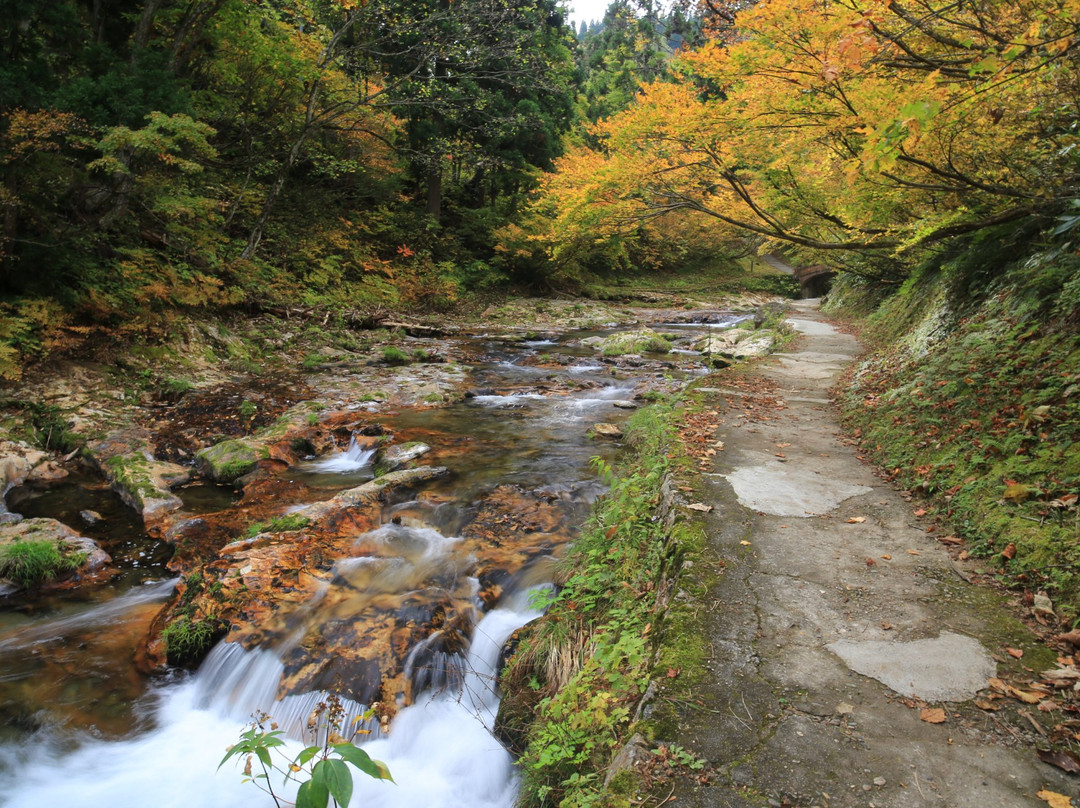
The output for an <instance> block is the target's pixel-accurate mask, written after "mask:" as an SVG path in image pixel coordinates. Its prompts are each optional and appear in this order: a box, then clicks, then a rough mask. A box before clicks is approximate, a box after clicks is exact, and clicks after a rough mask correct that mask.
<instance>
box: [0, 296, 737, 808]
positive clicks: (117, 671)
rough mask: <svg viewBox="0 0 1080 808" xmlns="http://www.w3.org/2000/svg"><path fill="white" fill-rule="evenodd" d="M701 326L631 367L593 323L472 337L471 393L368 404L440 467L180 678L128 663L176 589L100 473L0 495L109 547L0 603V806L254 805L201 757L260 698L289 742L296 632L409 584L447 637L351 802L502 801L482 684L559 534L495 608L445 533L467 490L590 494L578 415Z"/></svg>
mask: <svg viewBox="0 0 1080 808" xmlns="http://www.w3.org/2000/svg"><path fill="white" fill-rule="evenodd" d="M738 319H740V318H737V317H735V316H732V317H731V318H729V319H726V320H724V321H723V322H722V323H721V325H730V324H732V323H734V322H737V320H738ZM712 327H716V326H715V325H712V326H709V325H698V326H689V325H685V324H679V326H678V327H677V328H675V327H674V326H673V327H672V328H670V329H668V330H669V331H671V330H676V331H677V332H678V333H679V334H680V335H685V336H684V337H682V338H681V339H680V340H679V342H678V343H677V347H680V346H681V347H683V349H684V350H683V351H681V352H677V353H673V354H667V355H660V356H646V357H644V358H643V359H641V360H640V361H639V363H638V365H637V366H636V367H630V366H626V365H623V366H621V367H615V366H614V365H613V363H608V362H605V361H602V360H601V359H600V358H599V357H598V355H597V353H596V352H595V350H592V349H587V348H582V347H581V340H582V339H583V338H584V337H588V336H595V334H594V333H589V334H571V335H565V336H562V337H558V338H554V339H551V340H536V341H532V342H526V343H510V342H504V341H500V340H498V339H495V338H492V339H484V338H474V339H472V340H471V341H470V342H469V344H468V346H467V349H468V351H469V353H470V355H471V357H472V359H471V361H470V362H469V382H470V384H471V386H472V393H471V394H470V396H469V397H468V398H466V399H465V400H464V401H463V402H460V403H456V404H452V405H449V406H445V407H441V408H434V409H405V408H403V409H401V410H399V411H397V412H375V413H372V415H371V421H372V422H373V423H377V424H379V425H381V426H382V427H385V428H386V429H388V430H392V432H393V433H394V434H395V435H400V436H403V437H405V438H408V439H409V440H422V441H424V442H425V443H427V444H428V445H430V446H431V451H430V453H429V454H428V455H427V456H425V457H424V458H423V459H422V461H421V462H422V463H424V464H427V465H431V466H446V467H448V468H449V469H450V474H449V475H448V476H446V477H444V478H441V479H437V480H431V481H428V482H426V483H424V484H423V486H422V487H421V488H419V489H418V490H412V491H410V493H409V495H408V496H407V497H406V498H404V499H402V498H395V499H394V500H393V501H391V502H389V503H387V504H385V505H384V506H383V508H382V513H381V515H380V516H379V523H380V524H379V525H378V526H377V527H376V528H375V529H373V530H370V531H368V532H366V533H365V534H363V535H362V536H360V537H358V539H357V541H356V543H355V545H354V546H355V548H356V549H355V552H354V554H348V553H347V554H346V555H345V556H344V557H341V558H338V559H336V560H335V561H334V562H333V566H332V568H331V569H330V570H329V572H328V573H327V575H326V580H325V581H324V582H323V583H322V584H321V585H320V586H319V588H318V589H317V591H316V593H315V595H314V596H313V597H311V598H310V599H308V600H306V601H305V602H302V603H298V604H295V605H293V606H292V607H291V609H290V610H288V611H285V612H284V613H283V614H282V615H280V616H276V619H275V621H274V627H273V630H271V629H270V628H267V630H266V631H265V637H264V638H263V639H262V642H261V643H260V644H259V645H258V646H257V647H253V648H251V649H250V650H244V648H243V647H241V644H240V643H239V642H225V641H222V642H220V643H219V644H218V645H217V646H216V647H215V648H214V650H213V651H211V653H210V655H209V657H208V658H207V659H206V660H205V661H204V662H203V664H202V665H201V667H200V668H199V669H198V670H197V671H195V672H186V671H182V670H169V671H168V672H167V673H166V674H164V675H156V676H152V677H147V676H144V675H142V674H140V673H138V672H137V671H136V669H135V667H134V665H133V663H132V660H133V658H134V657H135V655H136V654H137V652H138V649H139V648H140V645H142V644H144V643H145V637H146V632H147V630H148V628H149V626H150V624H151V622H152V620H153V619H154V617H155V615H156V614H157V613H158V611H159V610H160V609H161V607H162V605H163V604H165V603H166V602H167V601H168V600H169V599H170V598H171V597H172V595H173V591H174V587H175V586H176V583H177V579H176V576H175V575H174V574H172V573H170V572H169V571H168V569H167V568H166V563H167V561H168V559H169V556H170V548H169V547H167V546H165V545H164V543H163V542H159V541H155V540H152V539H150V538H149V537H147V536H146V535H145V531H144V530H143V529H142V525H141V522H140V521H139V519H138V518H137V517H136V516H135V515H134V514H133V513H130V512H128V511H127V510H126V509H125V508H124V507H123V505H122V504H120V503H119V500H118V499H117V498H116V497H115V495H113V494H112V492H111V491H110V490H108V489H107V488H106V487H104V486H102V485H101V484H100V482H99V481H95V480H91V479H75V480H73V481H71V482H69V483H67V484H65V485H62V486H58V487H53V488H49V489H46V490H45V491H44V492H32V491H29V490H27V491H23V492H19V491H13V492H12V496H10V497H9V507H10V509H11V510H13V511H15V512H18V513H20V514H22V515H23V516H26V517H30V516H52V517H54V518H58V519H60V520H61V521H64V522H65V523H66V524H69V525H71V526H72V527H75V528H76V529H79V530H80V531H82V532H84V533H85V535H88V536H90V537H91V538H94V539H95V540H96V541H98V542H99V543H100V544H101V545H102V546H103V547H104V549H106V551H107V552H109V553H110V555H112V556H113V559H114V564H115V566H116V567H118V569H119V573H118V574H117V575H115V576H114V577H113V578H112V579H111V580H109V581H108V582H107V583H104V584H100V585H98V586H95V587H88V588H86V590H85V591H81V590H79V589H75V590H71V591H66V592H56V593H53V594H49V595H47V596H42V597H40V598H37V599H35V600H33V601H28V602H25V603H12V604H10V605H9V606H8V607H7V608H5V609H4V610H2V611H0V805H9V806H13V808H14V807H15V806H19V807H23V806H25V807H26V808H40V806H51V805H58V806H61V805H62V806H80V807H82V806H85V807H86V808H93V807H94V806H102V808H105V806H108V808H115V806H121V808H123V807H124V806H134V805H141V804H148V803H152V804H154V805H155V806H159V808H170V807H175V808H194V807H195V806H198V807H199V808H217V807H219V806H220V808H239V807H240V806H252V807H253V808H254V806H268V805H272V804H273V801H272V800H271V798H270V797H269V796H267V795H265V794H264V793H262V792H261V791H259V790H258V789H257V788H256V787H255V786H253V785H252V784H251V783H243V782H242V777H241V774H240V766H238V765H236V764H235V762H234V761H230V762H229V763H227V764H226V765H224V766H223V767H222V768H221V769H220V770H218V768H217V767H218V764H219V762H220V761H221V759H222V757H223V755H224V754H225V751H226V749H227V748H228V747H229V746H230V744H233V743H235V742H236V741H237V739H238V736H239V734H240V732H241V731H242V729H243V728H244V726H245V724H247V723H249V721H250V718H251V716H252V714H253V713H257V712H259V711H264V712H266V713H268V714H270V715H272V716H273V719H274V721H275V722H276V723H277V724H278V725H280V727H281V728H282V729H284V730H286V731H287V732H288V733H289V735H290V736H292V738H293V740H291V741H290V742H289V746H288V747H287V749H288V750H289V751H290V752H292V754H295V752H296V751H298V750H299V749H301V748H302V747H303V746H304V745H306V744H303V743H301V741H300V740H299V739H300V737H301V736H303V734H304V732H305V726H306V721H307V718H308V715H309V714H310V713H311V710H312V709H313V707H314V706H315V704H316V703H318V702H319V701H320V700H321V699H322V698H323V696H324V695H325V694H324V693H323V692H321V691H320V690H319V687H323V686H328V685H326V684H318V685H317V686H316V687H315V688H314V689H309V690H307V691H305V692H296V693H284V692H282V690H283V686H282V682H283V681H284V680H285V677H286V675H287V669H288V666H289V665H294V666H295V664H298V663H295V659H296V655H297V654H298V653H300V652H301V650H303V649H304V648H307V647H309V646H310V645H311V638H312V636H318V637H319V638H327V637H334V636H337V635H336V634H335V633H334V632H335V631H339V629H341V627H355V626H362V625H363V624H364V622H365V621H367V620H372V619H375V618H374V617H372V615H373V614H374V612H373V609H376V608H390V609H396V610H398V612H399V613H400V611H401V610H402V609H405V608H413V607H411V606H408V604H410V603H412V600H411V599H412V598H414V597H416V596H418V595H419V594H420V593H436V595H435V597H437V598H440V599H442V601H445V602H448V603H453V604H455V609H456V610H457V613H458V614H460V615H461V620H462V621H463V624H464V625H465V627H466V629H465V632H464V633H466V634H467V635H468V637H467V642H466V646H465V647H462V648H458V647H455V646H454V645H453V644H452V643H449V644H448V643H446V642H439V641H437V640H440V639H445V638H443V637H441V634H442V632H441V631H436V632H435V633H434V634H432V635H431V636H430V637H428V638H427V639H425V640H423V641H421V642H418V643H416V644H415V645H413V646H412V647H411V649H409V651H408V662H407V663H406V666H405V673H406V676H407V677H408V679H409V681H410V682H411V689H412V693H413V696H412V699H411V703H410V704H407V706H406V705H404V704H403V705H402V709H400V710H398V711H397V713H396V716H395V717H394V719H393V723H392V724H391V726H390V729H389V732H383V731H382V730H381V729H380V727H379V724H378V723H377V721H375V722H371V723H370V724H369V725H368V728H369V729H370V730H371V735H370V736H369V737H370V740H368V741H367V742H366V746H365V748H366V749H367V751H368V752H369V754H370V755H371V756H372V757H373V758H375V759H379V760H382V761H384V762H385V763H386V764H387V766H388V767H389V769H390V771H391V773H392V775H393V777H394V780H395V781H396V783H388V782H385V781H375V780H371V779H369V778H367V777H364V776H361V775H357V776H356V777H355V778H354V783H355V786H356V790H355V792H354V796H353V799H352V803H351V804H352V805H365V806H385V807H386V808H399V807H400V808H405V807H406V806H408V807H409V808H415V807H416V806H424V807H425V808H461V806H470V808H488V807H489V806H490V808H509V807H510V806H512V805H513V802H514V799H515V795H516V793H517V787H518V785H517V780H516V776H515V772H514V767H513V760H512V759H511V756H510V754H509V753H508V752H507V751H506V750H505V749H504V748H503V746H502V745H501V744H500V742H499V741H498V740H497V739H496V738H495V737H494V736H493V734H492V732H491V730H492V727H493V725H494V721H495V713H496V711H497V709H498V694H497V693H496V689H495V686H494V683H495V678H496V675H497V672H498V666H499V665H500V661H501V653H502V648H503V646H504V644H505V642H506V640H507V639H508V638H509V637H510V635H511V634H512V633H513V632H514V631H515V630H516V629H517V628H519V627H521V626H523V625H525V624H526V623H528V622H529V621H530V620H532V619H534V618H536V617H537V616H539V612H537V611H536V610H535V609H534V608H533V607H532V606H531V599H532V594H533V593H535V592H536V591H537V590H542V589H544V588H550V586H551V584H550V583H549V580H550V579H549V576H550V566H551V562H552V557H553V556H555V555H558V553H559V552H560V547H561V545H557V544H553V548H551V549H548V548H545V547H544V546H540V547H539V549H536V550H533V551H529V552H527V553H524V554H523V557H525V559H526V560H525V561H524V563H521V564H520V566H518V567H517V568H515V569H512V570H510V571H509V573H507V574H506V576H505V580H502V582H501V584H500V587H499V588H498V593H499V595H498V600H497V602H496V603H486V602H484V601H482V600H481V598H480V597H479V595H478V593H479V591H480V585H479V582H478V581H477V579H476V578H475V577H473V576H472V575H471V574H470V570H472V569H473V565H474V562H475V547H476V541H477V539H476V538H475V537H474V538H472V539H468V538H467V534H466V533H465V532H463V531H465V530H466V526H467V525H469V524H470V523H472V522H473V520H474V519H476V517H477V513H478V511H479V510H480V506H478V504H477V503H478V501H479V500H480V499H481V498H483V497H485V496H489V495H490V494H491V492H492V491H493V490H495V489H496V488H497V487H499V486H516V487H517V489H518V490H522V491H528V492H531V495H534V496H540V497H543V498H546V499H545V502H550V503H553V504H552V506H551V507H556V506H557V507H558V508H559V509H561V511H560V512H561V513H566V514H569V519H570V521H571V522H572V525H573V526H575V527H576V526H578V525H580V524H581V522H582V521H583V520H584V518H585V516H586V515H587V513H588V510H589V508H590V507H591V504H592V502H593V501H594V500H595V498H596V497H597V496H599V495H600V494H602V492H603V487H602V484H601V482H600V481H599V480H598V479H597V477H596V474H595V472H594V469H593V465H592V463H591V458H594V457H596V456H600V457H602V458H605V459H608V460H610V459H611V458H612V457H613V456H614V454H615V452H616V451H617V449H618V446H617V444H616V443H614V442H611V441H606V442H605V441H597V440H595V439H593V438H592V437H590V435H589V430H590V428H591V427H592V426H593V425H594V424H596V423H597V422H609V423H614V424H622V423H624V422H625V420H626V419H627V417H628V416H629V414H630V412H629V411H630V409H631V407H630V405H628V404H627V403H626V402H627V401H628V400H630V399H633V398H634V395H635V392H637V391H639V390H640V389H642V386H643V384H644V383H647V382H649V381H652V382H658V381H660V380H662V379H663V378H664V377H665V376H666V377H668V378H669V380H670V379H671V378H687V377H690V376H693V375H695V374H698V373H701V372H704V369H705V368H704V366H703V365H702V363H701V362H700V361H699V357H697V356H696V355H695V354H694V353H693V352H692V351H690V350H689V349H688V346H689V345H690V344H692V341H693V340H694V339H695V338H697V337H699V336H701V335H702V334H703V333H705V332H707V331H708V330H709V329H710V328H712ZM538 357H539V358H540V359H541V360H542V361H540V362H538V361H537V358H538ZM547 357H551V358H552V361H550V362H549V361H547ZM554 383H558V384H557V390H555V391H554V392H552V390H553V385H554ZM373 459H374V452H373V451H372V450H371V449H370V448H369V447H367V446H366V445H364V444H363V443H358V442H356V441H355V440H354V442H353V443H352V444H351V445H348V446H345V447H343V448H342V449H341V450H339V451H337V452H331V453H328V454H326V455H324V456H322V457H318V458H312V459H309V460H307V461H305V462H303V463H300V464H297V465H295V466H293V467H291V468H289V469H288V470H287V472H285V476H287V477H288V482H289V483H290V484H292V485H293V486H294V488H293V489H290V490H295V491H298V492H299V494H297V495H296V497H295V498H296V500H297V501H295V502H291V503H284V504H285V505H287V506H288V508H287V509H286V512H287V510H288V509H293V510H296V509H300V508H303V507H304V506H305V503H307V502H315V501H319V500H323V499H326V497H327V496H329V495H332V494H333V493H335V492H337V491H341V490H345V489H350V488H354V487H356V486H359V485H361V484H363V482H365V481H367V480H370V479H372V477H373V476H374V475H375V471H374V469H373V466H372V461H373ZM178 493H179V494H180V496H181V498H182V499H183V500H184V503H185V511H186V512H189V513H192V514H198V513H209V512H215V511H221V510H223V509H229V508H233V507H235V505H234V502H235V500H236V494H235V492H233V491H232V490H231V489H228V488H224V489H222V488H218V487H215V486H206V485H193V486H191V487H190V488H185V489H181V490H179V491H178ZM85 510H93V511H96V512H98V513H99V514H100V515H101V516H102V517H103V519H102V522H101V523H99V524H98V525H95V526H92V527H88V526H86V525H84V524H82V523H81V522H80V520H79V516H78V514H79V513H80V512H81V511H85ZM553 542H554V540H553ZM387 603H389V604H391V605H390V606H389V607H386V606H385V604H387ZM415 608H418V609H419V608H420V607H415ZM342 630H343V629H342ZM351 630H353V631H355V630H356V629H355V628H353V629H351ZM342 636H344V635H342ZM350 636H351V635H350ZM327 653H334V652H333V649H332V648H329V649H328V650H327ZM338 675H340V669H339V673H338ZM328 676H329V674H325V675H322V676H321V678H318V677H316V678H317V680H318V681H319V682H323V681H325V680H326V679H327V678H328ZM313 681H314V680H313ZM345 706H346V707H347V708H348V709H350V710H352V712H353V713H356V714H358V713H359V712H361V711H362V710H363V706H362V705H359V704H356V703H354V702H350V701H348V700H346V703H345ZM291 756H292V755H290V757H291ZM273 785H274V787H275V790H276V791H278V794H279V795H281V796H282V797H283V798H284V799H286V800H289V799H291V798H292V796H293V795H294V791H292V790H290V786H285V787H284V788H282V789H281V790H278V789H279V786H280V785H281V777H280V775H277V776H275V780H274V782H273Z"/></svg>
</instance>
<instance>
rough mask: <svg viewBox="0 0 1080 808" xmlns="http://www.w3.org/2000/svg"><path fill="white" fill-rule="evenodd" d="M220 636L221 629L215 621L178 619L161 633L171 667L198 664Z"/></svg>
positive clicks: (189, 618)
mask: <svg viewBox="0 0 1080 808" xmlns="http://www.w3.org/2000/svg"><path fill="white" fill-rule="evenodd" d="M220 634H221V628H220V627H219V626H217V625H216V623H215V621H213V620H198V619H195V618H191V617H187V616H181V617H178V618H177V619H175V620H173V622H171V623H169V625H167V626H166V627H165V630H164V631H162V632H161V639H162V641H163V642H164V643H165V656H166V658H167V659H168V660H169V664H170V665H188V664H191V663H194V662H198V661H199V660H201V659H202V658H203V657H205V656H206V654H207V653H208V652H209V651H210V648H211V647H212V646H213V644H214V642H215V640H216V639H217V638H218V636H219V635H220Z"/></svg>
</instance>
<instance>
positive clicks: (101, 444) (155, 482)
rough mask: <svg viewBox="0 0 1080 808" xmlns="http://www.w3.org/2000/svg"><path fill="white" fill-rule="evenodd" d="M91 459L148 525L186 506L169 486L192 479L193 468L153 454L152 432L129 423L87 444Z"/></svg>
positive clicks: (126, 502) (149, 526) (127, 503)
mask: <svg viewBox="0 0 1080 808" xmlns="http://www.w3.org/2000/svg"><path fill="white" fill-rule="evenodd" d="M86 451H87V453H88V454H89V455H90V459H91V460H92V461H93V462H94V463H95V464H96V465H97V466H98V468H99V469H101V471H102V472H103V473H104V474H105V477H106V479H108V481H109V485H111V486H112V488H113V490H114V491H115V492H116V493H117V494H119V495H120V499H122V500H123V501H124V503H125V504H126V505H128V506H129V507H131V508H134V509H135V510H136V511H138V512H139V513H140V514H141V515H142V518H143V523H144V524H145V525H146V526H147V528H148V529H149V528H151V527H153V526H154V525H156V524H157V523H158V522H159V521H160V520H161V519H163V518H164V517H165V516H166V515H167V514H169V513H172V512H173V511H177V510H179V509H180V508H182V507H183V504H184V503H183V502H181V501H180V498H179V497H178V496H176V495H175V494H173V493H172V491H171V490H170V489H172V488H173V487H174V486H177V485H183V484H184V483H186V482H187V481H188V480H190V479H191V472H190V471H188V470H187V469H185V468H184V467H183V466H179V465H177V464H175V463H166V462H165V461H163V460H156V459H155V458H154V454H153V450H152V448H151V442H150V433H149V431H148V430H146V429H142V428H140V427H129V428H127V429H121V430H117V431H116V432H112V433H110V434H109V435H106V436H105V437H104V438H102V439H101V440H97V441H91V442H90V443H88V444H87V445H86Z"/></svg>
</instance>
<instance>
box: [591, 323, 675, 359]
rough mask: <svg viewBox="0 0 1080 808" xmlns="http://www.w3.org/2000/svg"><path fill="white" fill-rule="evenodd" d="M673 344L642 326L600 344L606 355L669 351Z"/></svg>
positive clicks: (612, 336) (611, 337) (613, 335)
mask: <svg viewBox="0 0 1080 808" xmlns="http://www.w3.org/2000/svg"><path fill="white" fill-rule="evenodd" d="M670 350H671V344H670V343H669V342H668V341H667V340H666V339H664V338H663V337H662V336H661V335H660V334H657V333H656V332H655V331H653V330H651V329H648V328H642V329H639V330H637V331H622V332H620V333H618V334H612V335H611V336H610V337H607V338H606V339H605V340H604V341H603V342H602V343H601V345H600V351H601V352H602V353H603V354H604V356H625V355H627V354H640V353H667V352H668V351H670Z"/></svg>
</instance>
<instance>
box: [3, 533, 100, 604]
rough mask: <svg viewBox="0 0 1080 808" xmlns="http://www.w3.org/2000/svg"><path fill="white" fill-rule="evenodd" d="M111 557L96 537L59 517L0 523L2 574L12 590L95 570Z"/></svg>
mask: <svg viewBox="0 0 1080 808" xmlns="http://www.w3.org/2000/svg"><path fill="white" fill-rule="evenodd" d="M109 561H110V558H109V556H108V554H107V553H106V552H105V551H104V550H102V549H101V548H100V547H98V545H97V544H96V543H95V542H94V541H93V540H92V539H88V538H86V537H85V536H80V535H79V534H78V533H76V532H75V531H74V530H72V529H71V528H69V527H68V526H67V525H65V524H63V523H62V522H58V521H56V520H55V519H46V518H37V519H23V520H22V521H20V522H9V523H6V524H0V576H2V577H3V579H4V581H5V584H4V585H3V586H2V587H0V588H2V589H6V590H7V592H8V593H10V592H13V591H17V590H18V589H23V588H31V589H32V588H36V587H38V586H40V585H42V584H45V583H48V582H49V581H52V580H55V579H57V578H63V577H66V576H68V575H70V574H72V573H76V572H94V571H96V570H98V569H101V568H102V567H103V566H105V565H106V564H108V563H109Z"/></svg>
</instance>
